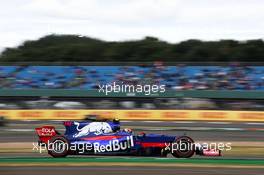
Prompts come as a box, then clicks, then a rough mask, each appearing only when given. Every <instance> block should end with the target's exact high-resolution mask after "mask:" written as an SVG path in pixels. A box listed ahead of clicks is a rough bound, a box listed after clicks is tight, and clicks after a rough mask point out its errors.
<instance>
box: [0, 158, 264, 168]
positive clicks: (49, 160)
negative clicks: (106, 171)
mask: <svg viewBox="0 0 264 175" xmlns="http://www.w3.org/2000/svg"><path fill="white" fill-rule="evenodd" d="M88 162H94V163H103V162H108V163H113V162H114V163H117V162H120V163H161V164H167V163H170V164H176V163H179V164H180V163H181V164H182V163H185V164H188V163H191V164H222V165H263V166H264V160H262V159H211V158H210V159H209V158H208V159H207V158H202V159H198V158H192V159H175V158H147V157H135V158H130V157H122V158H120V157H69V158H52V157H45V158H31V157H28V158H0V164H1V163H88Z"/></svg>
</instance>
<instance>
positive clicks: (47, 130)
mask: <svg viewBox="0 0 264 175" xmlns="http://www.w3.org/2000/svg"><path fill="white" fill-rule="evenodd" d="M35 130H36V133H37V135H38V136H39V142H41V143H48V141H49V140H50V139H51V138H52V137H53V136H55V135H59V133H58V132H57V131H56V130H55V127H54V126H42V127H39V128H35Z"/></svg>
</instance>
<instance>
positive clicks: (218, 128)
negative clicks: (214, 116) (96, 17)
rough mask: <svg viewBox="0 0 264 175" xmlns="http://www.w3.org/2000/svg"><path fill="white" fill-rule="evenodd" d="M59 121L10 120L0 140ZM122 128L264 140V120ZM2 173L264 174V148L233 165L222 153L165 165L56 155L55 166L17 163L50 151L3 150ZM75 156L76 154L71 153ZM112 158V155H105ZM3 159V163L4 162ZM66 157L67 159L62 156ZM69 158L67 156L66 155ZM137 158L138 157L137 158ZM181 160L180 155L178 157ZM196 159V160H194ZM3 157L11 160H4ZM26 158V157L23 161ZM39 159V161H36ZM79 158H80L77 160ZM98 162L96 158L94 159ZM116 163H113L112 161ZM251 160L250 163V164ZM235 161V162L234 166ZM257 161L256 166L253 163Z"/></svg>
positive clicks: (26, 135)
mask: <svg viewBox="0 0 264 175" xmlns="http://www.w3.org/2000/svg"><path fill="white" fill-rule="evenodd" d="M44 124H48V125H55V127H56V128H58V129H59V131H60V132H62V133H63V126H62V125H61V122H60V121H23V122H21V121H14V122H10V123H8V124H7V126H5V127H1V128H0V132H1V134H0V143H12V142H15V143H17V142H35V141H36V140H37V137H36V134H35V132H34V128H35V127H39V126H41V125H44ZM121 125H122V128H126V127H129V128H132V129H133V128H135V129H134V131H135V132H136V133H137V132H141V131H144V132H146V133H161V134H168V135H182V134H187V135H188V136H191V137H192V138H194V140H198V141H226V142H232V141H239V142H240V141H241V142H247V143H250V142H263V141H264V132H263V131H264V124H263V123H231V122H227V123H226V122H184V121H182V122H181V121H179V122H155V121H154V122H133V121H127V122H122V123H121ZM0 154H1V155H0V174H6V175H8V174H29V175H30V174H32V175H33V174H34V175H35V174H39V175H42V174H43V175H44V174H45V175H46V174H56V175H59V174H64V175H68V174H69V175H70V174H98V175H100V174H126V175H130V174H131V175H132V174H154V175H155V174H191V175H193V174H196V175H200V174H201V175H202V174H214V175H217V174H239V175H242V174H247V175H251V174H252V175H253V174H254V175H255V174H264V163H261V164H259V163H257V164H254V162H255V160H260V161H262V162H263V161H264V152H263V154H261V155H259V156H253V157H245V156H243V155H242V156H241V157H239V159H243V160H245V162H246V163H244V164H243V163H242V164H241V162H240V163H239V162H238V163H235V165H233V164H232V163H230V160H231V161H232V160H234V159H236V158H234V157H228V156H227V157H220V158H212V159H209V160H210V162H209V163H208V164H202V165H201V164H199V162H200V161H203V160H207V159H206V158H204V157H201V158H200V157H196V156H195V157H194V158H192V159H182V160H185V161H191V162H189V164H188V162H187V164H186V162H185V163H184V164H183V163H182V162H180V163H179V162H174V163H173V166H164V165H167V163H160V162H155V164H150V163H149V164H146V163H144V162H140V164H132V163H131V162H128V164H122V162H124V160H128V161H130V160H133V158H130V157H126V158H125V159H123V158H122V159H121V158H120V159H119V158H117V159H119V160H123V161H122V162H119V163H117V164H113V161H110V160H109V162H110V164H107V163H105V162H97V164H93V163H91V162H88V163H86V164H83V165H80V164H78V163H77V164H73V163H71V162H68V163H66V164H58V163H57V160H58V159H53V158H51V159H53V160H55V162H53V163H52V164H54V165H55V166H52V165H51V164H48V163H45V162H44V163H42V164H28V165H25V164H16V162H15V160H16V161H17V160H18V159H20V158H27V157H29V158H31V157H32V158H34V157H35V158H40V159H43V160H45V159H47V155H46V154H42V155H40V154H36V153H23V152H21V153H11V152H7V153H0ZM5 158H14V159H15V160H12V161H13V162H12V161H11V162H8V161H6V160H4V159H5ZM69 158H72V157H69ZM82 158H84V159H89V160H95V159H96V158H95V159H93V158H91V157H89V156H88V157H82ZM72 159H73V161H77V159H79V157H74V158H72ZM103 159H108V158H103ZM222 159H223V160H225V159H226V160H229V162H226V163H219V162H217V161H218V160H222ZM1 160H2V165H1ZM62 160H63V159H62ZM65 160H66V159H65ZM136 160H137V159H136ZM169 160H170V158H169ZM176 160H177V159H176ZM193 160H196V162H193ZM3 161H4V162H6V163H8V164H3ZM22 162H24V161H22ZM32 162H36V161H32ZM77 162H78V161H77ZM93 162H94V161H93ZM212 162H213V163H212ZM111 163H112V164H111ZM248 164H250V166H249V165H248ZM230 165H233V166H230ZM252 165H253V166H252Z"/></svg>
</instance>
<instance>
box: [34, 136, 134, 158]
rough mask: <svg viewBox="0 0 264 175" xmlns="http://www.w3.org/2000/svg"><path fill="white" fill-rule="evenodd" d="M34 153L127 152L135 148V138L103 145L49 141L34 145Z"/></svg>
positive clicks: (97, 143) (111, 141) (129, 137)
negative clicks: (46, 151) (47, 151)
mask: <svg viewBox="0 0 264 175" xmlns="http://www.w3.org/2000/svg"><path fill="white" fill-rule="evenodd" d="M33 146H34V147H33V149H32V150H33V151H39V152H40V153H42V152H43V151H44V150H49V151H53V152H56V153H62V152H63V151H65V149H67V150H71V151H76V152H78V153H79V154H83V153H85V152H91V151H93V152H94V153H95V154H96V153H105V152H114V151H125V150H127V149H129V148H132V147H133V146H134V140H133V136H126V138H125V139H124V140H122V141H120V140H117V139H114V140H110V141H109V142H108V143H106V144H102V143H100V142H94V143H91V142H87V141H85V142H73V143H71V144H70V145H69V144H67V143H65V142H64V141H62V140H56V141H55V142H53V143H50V142H49V141H48V142H47V144H44V143H40V144H37V143H33Z"/></svg>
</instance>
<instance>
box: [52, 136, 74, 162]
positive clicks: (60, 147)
mask: <svg viewBox="0 0 264 175" xmlns="http://www.w3.org/2000/svg"><path fill="white" fill-rule="evenodd" d="M68 150H69V142H68V140H67V139H66V138H65V137H63V136H54V137H52V138H51V139H50V141H49V145H48V153H49V155H51V156H52V157H66V156H67V155H68Z"/></svg>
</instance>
